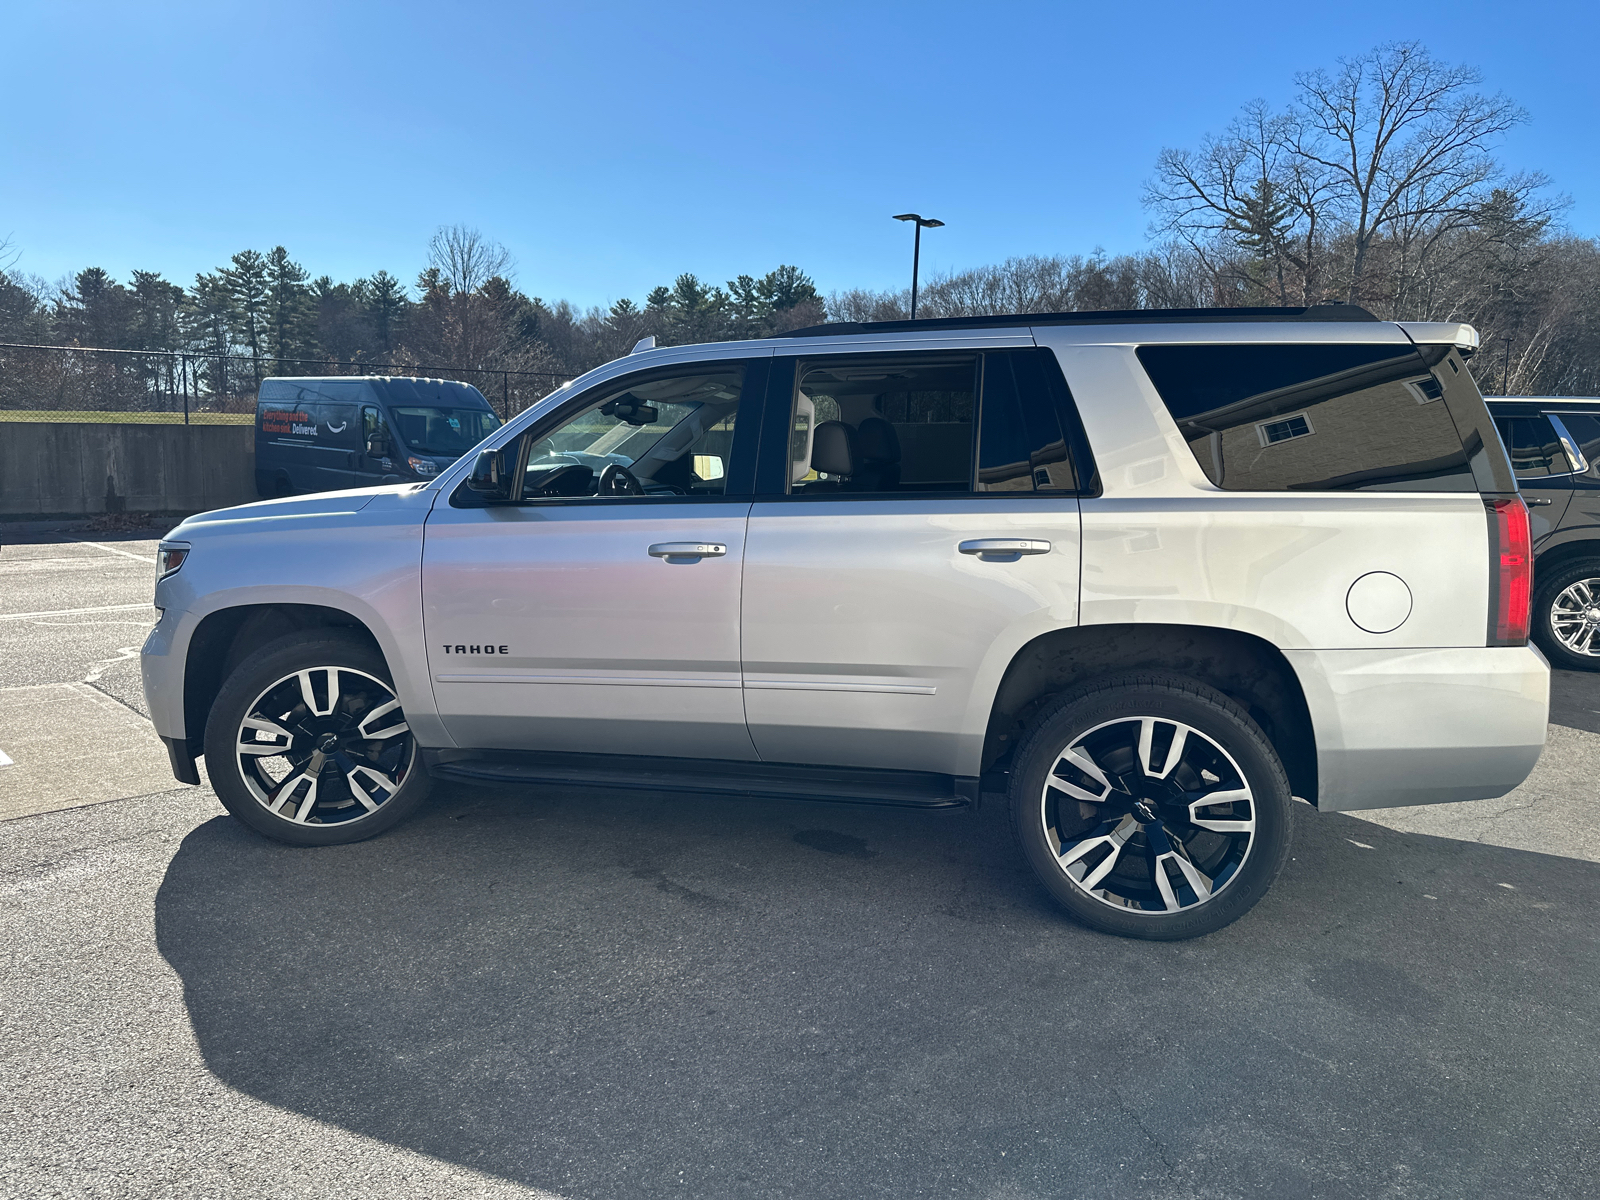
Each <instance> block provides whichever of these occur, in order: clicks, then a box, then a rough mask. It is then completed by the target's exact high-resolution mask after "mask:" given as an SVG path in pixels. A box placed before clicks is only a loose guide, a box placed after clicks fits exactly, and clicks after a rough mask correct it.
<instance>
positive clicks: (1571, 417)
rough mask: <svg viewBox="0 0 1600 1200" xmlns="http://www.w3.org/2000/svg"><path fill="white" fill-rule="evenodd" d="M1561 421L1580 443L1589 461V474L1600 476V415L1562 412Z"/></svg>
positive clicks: (1579, 446) (1580, 448) (1584, 455)
mask: <svg viewBox="0 0 1600 1200" xmlns="http://www.w3.org/2000/svg"><path fill="white" fill-rule="evenodd" d="M1561 423H1562V424H1563V425H1565V426H1566V427H1567V432H1568V433H1570V434H1571V435H1572V437H1573V440H1574V441H1576V442H1577V443H1578V449H1579V450H1582V451H1583V457H1584V458H1585V459H1587V460H1588V462H1589V474H1590V475H1591V476H1600V416H1596V415H1595V414H1594V413H1562V414H1561Z"/></svg>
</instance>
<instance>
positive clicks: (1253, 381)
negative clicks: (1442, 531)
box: [1138, 345, 1477, 492]
mask: <svg viewBox="0 0 1600 1200" xmlns="http://www.w3.org/2000/svg"><path fill="white" fill-rule="evenodd" d="M1138 353H1139V360H1140V362H1142V363H1143V364H1144V368H1145V371H1146V372H1147V373H1148V374H1149V376H1150V379H1151V382H1152V383H1154V384H1155V387H1156V391H1157V392H1159V393H1160V395H1161V399H1162V401H1163V402H1164V403H1165V404H1166V406H1167V410H1168V411H1169V412H1170V413H1171V414H1172V416H1173V419H1174V420H1176V421H1177V423H1178V428H1179V430H1180V431H1181V432H1182V433H1183V436H1184V439H1185V440H1186V441H1187V442H1188V443H1189V449H1190V450H1191V451H1192V452H1193V453H1194V456H1195V459H1196V461H1197V462H1198V463H1199V464H1200V467H1201V469H1202V470H1204V471H1205V473H1206V476H1207V478H1209V479H1210V480H1211V482H1213V483H1215V484H1216V485H1217V486H1218V487H1223V488H1228V489H1229V490H1234V491H1327V490H1345V489H1366V490H1371V489H1381V490H1390V491H1452V492H1456V491H1460V492H1470V491H1476V490H1477V485H1476V483H1475V482H1474V479H1473V475H1472V471H1471V468H1470V466H1469V464H1468V460H1467V453H1466V450H1465V449H1464V448H1463V446H1462V441H1461V436H1460V434H1459V433H1458V432H1457V431H1456V426H1455V423H1454V422H1453V421H1452V420H1451V417H1450V412H1449V409H1448V408H1447V407H1446V405H1445V404H1444V403H1442V402H1441V401H1442V399H1443V396H1444V392H1443V390H1442V389H1441V387H1440V385H1439V381H1438V380H1437V379H1435V378H1434V376H1433V374H1432V372H1431V371H1429V369H1428V365H1427V363H1426V362H1424V361H1423V359H1422V356H1421V355H1419V354H1418V353H1417V352H1416V351H1415V350H1414V349H1412V348H1410V347H1401V346H1360V345H1343V346H1340V345H1315V346H1142V347H1140V349H1139V352H1138Z"/></svg>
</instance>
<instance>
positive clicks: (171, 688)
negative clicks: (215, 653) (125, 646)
mask: <svg viewBox="0 0 1600 1200" xmlns="http://www.w3.org/2000/svg"><path fill="white" fill-rule="evenodd" d="M185 615H186V614H183V613H179V612H172V611H171V610H167V611H164V612H163V613H162V614H161V619H160V620H159V621H157V622H156V624H155V628H154V629H152V630H151V631H150V633H149V636H147V637H146V638H145V639H144V648H143V649H142V650H140V652H139V675H140V678H141V680H142V681H143V683H144V702H145V705H146V706H147V707H148V708H149V710H150V722H151V724H153V725H154V726H155V727H156V733H157V734H158V735H159V736H160V738H161V740H162V741H164V742H168V743H169V744H170V743H171V742H173V741H178V742H182V741H183V740H184V739H185V733H186V731H185V729H184V721H183V672H184V656H183V654H181V653H176V652H175V651H176V646H175V645H174V643H175V642H176V641H177V637H176V635H177V634H178V632H179V630H180V629H181V628H182V627H183V625H184V623H185V622H184V618H185ZM189 623H190V624H192V623H193V622H192V621H191V622H189ZM181 644H182V646H183V647H184V649H187V648H188V644H189V643H188V638H187V637H185V638H184V639H183V641H182V643H181ZM196 732H197V733H198V732H199V731H198V730H197V731H196Z"/></svg>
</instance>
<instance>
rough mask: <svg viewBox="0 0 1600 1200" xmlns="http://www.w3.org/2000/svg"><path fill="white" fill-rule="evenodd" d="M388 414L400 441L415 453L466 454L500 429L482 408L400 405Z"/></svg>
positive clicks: (497, 421) (497, 418)
mask: <svg viewBox="0 0 1600 1200" xmlns="http://www.w3.org/2000/svg"><path fill="white" fill-rule="evenodd" d="M389 415H390V416H391V417H393V418H394V423H395V428H396V429H398V430H399V432H400V440H401V441H403V442H405V444H406V445H407V446H410V447H411V449H413V450H415V451H416V452H417V453H418V454H453V455H460V454H465V453H466V452H467V451H468V450H470V449H472V447H474V446H476V445H477V444H478V443H479V442H481V441H483V439H484V438H486V437H488V436H489V434H490V432H491V431H493V430H495V429H498V428H499V427H500V418H499V417H497V416H495V415H494V414H493V413H492V412H490V411H489V410H488V409H483V408H439V407H436V406H434V405H427V406H423V405H399V406H396V407H394V408H391V409H390V410H389Z"/></svg>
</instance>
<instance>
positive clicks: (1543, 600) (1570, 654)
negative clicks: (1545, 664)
mask: <svg viewBox="0 0 1600 1200" xmlns="http://www.w3.org/2000/svg"><path fill="white" fill-rule="evenodd" d="M1589 580H1593V581H1594V582H1593V584H1592V585H1590V591H1591V592H1592V593H1593V595H1594V597H1595V599H1596V601H1597V602H1600V558H1575V559H1572V560H1570V561H1568V562H1564V563H1561V564H1559V565H1557V566H1555V567H1552V568H1551V569H1550V570H1549V572H1548V573H1546V572H1545V571H1543V570H1539V571H1537V572H1536V573H1535V581H1536V582H1535V586H1534V590H1533V617H1532V625H1533V640H1534V642H1535V643H1536V644H1537V645H1538V647H1539V649H1541V650H1543V651H1544V656H1545V657H1546V658H1548V659H1549V660H1550V665H1551V666H1553V667H1560V668H1564V669H1565V670H1568V671H1600V621H1596V622H1594V623H1593V624H1589V623H1587V622H1586V623H1585V624H1584V625H1575V624H1573V623H1572V622H1571V621H1570V620H1569V621H1565V622H1561V624H1560V626H1559V627H1561V628H1564V629H1565V630H1566V631H1567V636H1568V638H1572V639H1573V640H1574V641H1575V642H1579V643H1584V644H1588V639H1592V648H1593V651H1594V652H1593V653H1592V654H1585V653H1583V652H1582V651H1581V650H1579V649H1574V648H1573V646H1571V645H1568V644H1567V642H1566V641H1564V640H1563V639H1562V635H1561V634H1560V633H1558V632H1557V629H1558V621H1557V618H1558V614H1557V612H1556V605H1557V602H1561V603H1562V605H1563V608H1564V609H1566V610H1567V611H1568V613H1569V614H1570V615H1576V614H1575V613H1574V612H1573V610H1572V608H1571V605H1572V603H1573V602H1574V601H1575V600H1577V599H1578V596H1577V595H1576V594H1575V595H1573V596H1571V597H1568V596H1567V595H1566V593H1567V589H1569V588H1573V587H1581V586H1582V585H1583V584H1584V583H1585V582H1586V581H1589ZM1590 611H1595V612H1596V615H1597V616H1600V611H1596V610H1595V609H1593V608H1590ZM1585 626H1586V627H1585ZM1574 634H1577V636H1576V637H1574V636H1573V635H1574Z"/></svg>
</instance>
